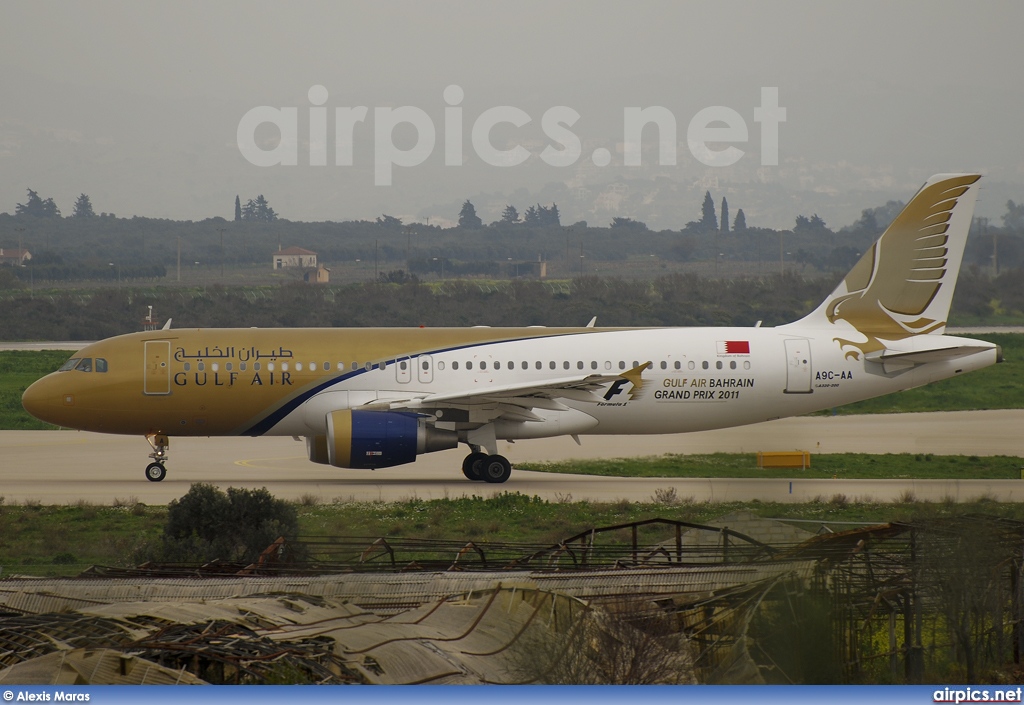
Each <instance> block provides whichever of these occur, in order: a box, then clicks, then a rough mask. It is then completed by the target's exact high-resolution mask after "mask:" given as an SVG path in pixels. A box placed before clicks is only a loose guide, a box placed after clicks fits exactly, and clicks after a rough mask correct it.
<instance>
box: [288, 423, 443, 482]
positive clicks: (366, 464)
mask: <svg viewBox="0 0 1024 705" xmlns="http://www.w3.org/2000/svg"><path fill="white" fill-rule="evenodd" d="M458 442H459V441H458V435H457V434H456V433H455V432H454V431H447V430H443V429H438V428H435V427H434V426H433V425H432V424H431V423H429V420H428V419H427V418H426V417H423V416H419V415H417V414H406V413H402V412H397V411H359V410H352V409H343V410H340V411H332V412H331V413H329V414H327V435H326V436H313V437H309V438H307V439H306V447H307V450H308V452H309V459H310V460H312V461H313V462H317V463H326V464H328V465H333V466H335V467H339V468H357V469H373V468H388V467H392V466H394V465H403V464H405V463H411V462H413V461H415V460H416V456H417V455H420V454H421V453H431V452H433V451H436V450H446V449H448V448H454V447H456V446H457V445H458Z"/></svg>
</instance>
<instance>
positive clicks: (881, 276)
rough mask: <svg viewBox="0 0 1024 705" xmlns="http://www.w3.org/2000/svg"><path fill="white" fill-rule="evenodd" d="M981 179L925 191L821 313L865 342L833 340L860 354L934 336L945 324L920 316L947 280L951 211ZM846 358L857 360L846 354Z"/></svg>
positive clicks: (943, 184) (951, 181) (975, 177)
mask: <svg viewBox="0 0 1024 705" xmlns="http://www.w3.org/2000/svg"><path fill="white" fill-rule="evenodd" d="M979 178H981V177H980V176H978V175H976V174H969V175H964V176H957V177H954V178H950V179H944V180H943V181H939V182H937V183H934V184H931V185H929V186H926V187H925V188H923V189H922V190H921V191H920V192H919V193H918V194H917V195H916V196H914V198H913V199H911V201H910V203H909V204H907V206H906V207H905V208H904V209H903V211H902V212H901V213H900V214H899V216H897V218H896V220H894V221H893V222H892V224H891V225H890V226H889V227H888V228H886V230H885V232H884V233H883V234H882V237H881V238H879V240H878V242H876V243H875V244H874V245H872V246H871V249H870V250H868V251H867V252H865V253H864V256H863V257H861V259H860V261H859V262H857V265H856V266H855V267H854V268H853V269H852V270H851V271H850V273H849V274H847V275H846V278H845V279H844V280H843V284H842V285H840V286H839V287H838V288H837V290H836V291H837V292H839V291H841V290H842V289H843V288H844V287H843V285H845V290H846V292H847V293H845V294H841V295H838V296H836V297H835V298H833V299H832V300H831V301H830V302H829V303H828V305H827V306H826V309H825V315H826V316H827V317H828V320H829V321H830V322H832V323H835V322H836V321H838V320H843V321H846V322H847V323H849V324H850V325H851V326H853V327H854V328H855V329H857V331H858V332H859V333H861V334H862V335H864V336H865V337H867V341H866V342H856V341H852V340H846V339H843V338H835V340H836V342H838V343H840V345H842V346H843V347H845V346H847V345H849V346H852V347H855V348H857V349H858V350H859V351H860V353H862V354H865V355H866V354H868V353H871V352H875V351H878V350H884V349H885V345H884V344H883V343H882V342H880V339H881V340H889V341H893V340H903V339H904V338H909V337H911V336H914V335H921V334H924V333H930V332H932V331H935V330H938V329H939V328H942V327H943V326H945V325H946V321H944V320H942V321H939V320H935V319H932V318H928V317H925V316H923V314H924V312H925V311H926V310H927V309H928V306H929V305H930V304H931V302H932V300H933V299H934V298H935V296H936V294H938V292H939V289H940V288H941V287H942V284H943V277H944V276H945V274H946V265H947V252H948V250H947V248H946V243H947V240H948V236H947V234H946V231H947V230H948V229H949V219H950V217H951V215H952V211H953V208H954V206H956V204H957V199H959V198H960V197H961V196H962V195H963V194H964V193H966V192H967V190H968V189H969V188H970V187H971V185H972V184H973V183H974V182H976V181H977V180H978V179H979ZM846 355H847V357H850V356H852V357H853V358H854V359H860V354H858V353H857V352H854V351H850V352H848V353H847V354H846Z"/></svg>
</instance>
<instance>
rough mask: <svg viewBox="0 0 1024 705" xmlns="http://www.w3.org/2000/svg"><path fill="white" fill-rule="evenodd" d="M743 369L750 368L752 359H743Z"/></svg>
mask: <svg viewBox="0 0 1024 705" xmlns="http://www.w3.org/2000/svg"><path fill="white" fill-rule="evenodd" d="M743 369H745V370H749V369H750V360H744V361H743Z"/></svg>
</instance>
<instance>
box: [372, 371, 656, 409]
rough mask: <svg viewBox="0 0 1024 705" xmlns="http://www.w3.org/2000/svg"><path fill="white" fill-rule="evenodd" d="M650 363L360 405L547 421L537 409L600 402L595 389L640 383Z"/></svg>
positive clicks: (564, 407) (560, 407)
mask: <svg viewBox="0 0 1024 705" xmlns="http://www.w3.org/2000/svg"><path fill="white" fill-rule="evenodd" d="M648 364H650V363H644V364H642V365H638V366H637V367H635V368H633V369H631V370H627V371H625V372H618V373H607V374H588V375H574V376H567V377H561V378H557V379H548V380H545V381H543V382H537V383H520V384H508V385H500V386H493V387H474V388H472V389H465V390H460V391H455V392H444V393H440V394H423V395H411V396H409V397H407V398H398V399H379V400H377V401H374V402H371V403H370V404H367V405H365V406H362V407H360V408H362V409H366V410H373V411H377V410H380V411H385V410H387V411H412V412H420V413H430V412H431V411H434V410H437V409H457V410H462V411H467V412H469V420H470V421H472V422H477V423H488V422H490V421H494V420H496V419H499V418H503V419H508V420H510V421H543V420H544V418H543V417H541V416H538V415H537V414H535V413H533V409H545V410H550V411H567V410H569V407H568V406H566V405H565V404H564V403H562V401H561V400H570V401H576V402H584V403H594V404H596V403H597V402H599V401H601V396H600V395H598V394H596V393H595V392H596V391H597V390H599V389H600V388H601V387H602V386H604V385H606V384H608V383H610V382H614V381H616V380H620V379H627V380H629V381H630V382H633V384H634V385H636V386H639V385H640V384H642V381H641V378H640V373H641V372H642V371H643V370H644V369H646V367H647V365H648Z"/></svg>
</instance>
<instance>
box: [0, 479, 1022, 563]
mask: <svg viewBox="0 0 1024 705" xmlns="http://www.w3.org/2000/svg"><path fill="white" fill-rule="evenodd" d="M563 500H564V501H561V502H548V501H545V500H542V499H540V498H538V497H529V496H526V495H522V494H518V493H501V494H497V493H496V494H494V495H493V496H491V497H488V498H481V497H469V498H459V499H440V500H430V501H425V500H419V499H408V500H405V501H401V502H393V503H384V502H369V503H367V502H332V503H326V504H318V505H313V506H310V505H309V504H308V503H307V504H302V505H300V506H299V507H298V512H299V527H300V528H299V530H300V534H301V536H302V537H310V538H312V537H332V536H363V537H381V536H384V537H388V538H396V537H405V538H409V537H415V538H417V539H447V540H458V541H460V542H462V541H477V542H482V541H504V542H514V543H530V544H541V545H545V546H547V545H555V544H557V543H558V542H559V541H560V540H562V539H565V538H568V537H570V536H572V535H574V534H577V533H580V532H582V531H584V530H586V529H589V528H594V527H602V526H612V525H615V524H622V523H626V522H631V521H637V520H642V519H650V518H654V517H660V518H665V519H674V520H679V521H689V522H695V523H706V522H708V521H710V520H712V519H715V518H717V517H720V516H723V515H725V514H728V513H730V512H734V511H737V510H748V511H752V512H754V513H755V514H757V515H759V516H763V517H771V518H782V519H802V520H813V521H820V522H844V521H850V522H879V523H882V522H890V521H913V520H915V519H920V518H934V517H966V516H970V515H978V514H987V515H990V516H1000V517H1005V518H1010V519H1016V520H1024V504H1021V503H1015V504H1000V503H997V502H994V501H992V500H990V499H983V498H982V499H979V500H978V501H975V502H971V503H963V504H954V503H951V502H938V503H927V502H913V501H907V502H903V503H899V504H880V503H873V502H870V503H865V502H858V501H856V500H848V499H847V498H845V497H841V496H837V497H832V498H827V499H823V500H822V501H818V502H810V503H806V504H776V503H769V502H749V503H739V502H732V503H715V504H712V503H708V502H693V501H691V500H686V499H683V500H673V501H661V502H658V501H655V499H654V498H653V497H652V499H651V500H650V501H648V502H629V501H626V500H620V501H618V502H612V503H593V502H586V501H573V500H572V499H571V497H565V498H563ZM118 504H119V506H116V507H100V506H92V505H89V504H86V503H78V504H75V505H70V506H39V505H37V504H29V505H18V506H10V505H7V506H5V505H3V504H0V569H2V573H0V575H2V576H3V577H8V576H10V575H12V574H30V575H74V574H77V573H78V572H80V571H81V570H83V569H84V568H86V567H88V566H89V565H94V564H99V565H108V566H122V567H128V566H132V565H135V564H137V563H139V562H142V561H144V560H146V559H147V549H148V548H149V547H151V546H153V545H155V544H156V543H158V542H159V541H160V536H161V534H162V532H163V525H164V522H165V521H166V518H167V508H166V507H147V506H144V505H141V504H138V503H136V502H134V500H133V499H132V498H129V499H127V500H122V501H121V502H119V503H118ZM605 536H606V538H604V539H603V540H604V541H608V542H609V543H620V544H624V543H626V542H628V541H629V540H630V536H629V532H628V531H625V532H622V535H621V536H619V537H617V538H616V537H614V536H608V535H605ZM667 538H668V536H667V533H666V530H665V529H663V528H659V527H648V528H645V529H642V530H641V533H640V540H641V542H644V543H653V542H657V541H663V540H667ZM369 543H370V539H367V541H366V544H367V546H368V545H369ZM605 545H607V544H605ZM451 557H452V558H454V555H453V556H451Z"/></svg>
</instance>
